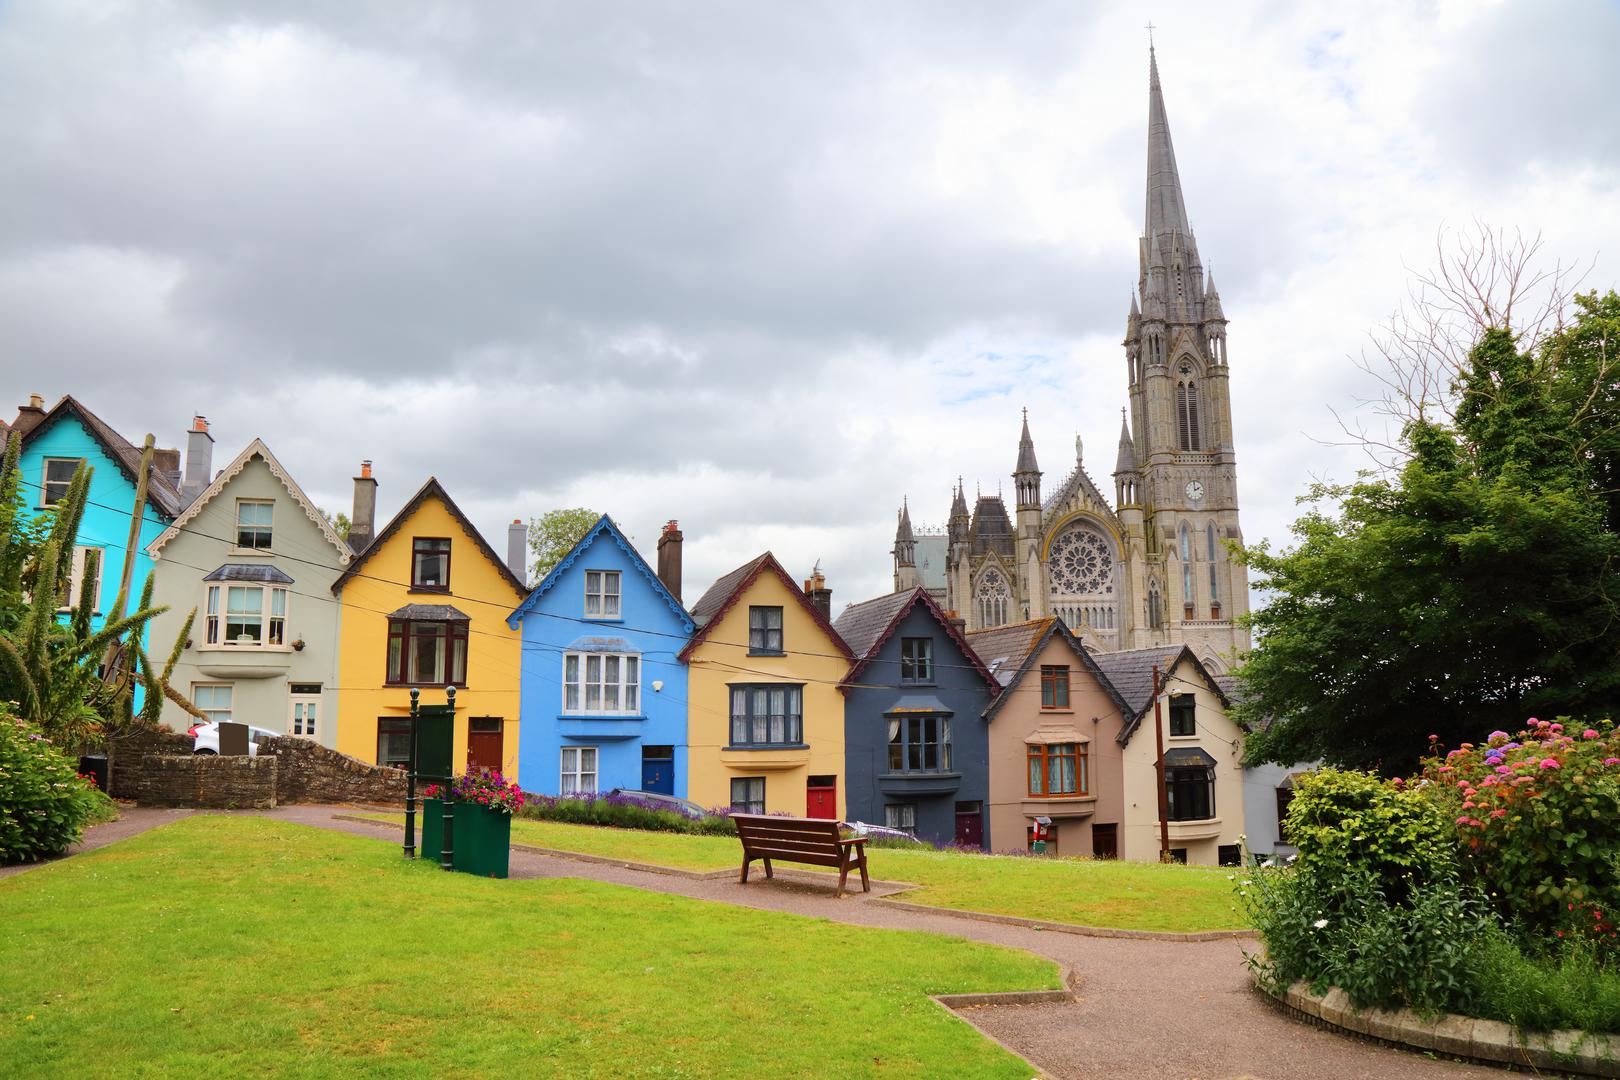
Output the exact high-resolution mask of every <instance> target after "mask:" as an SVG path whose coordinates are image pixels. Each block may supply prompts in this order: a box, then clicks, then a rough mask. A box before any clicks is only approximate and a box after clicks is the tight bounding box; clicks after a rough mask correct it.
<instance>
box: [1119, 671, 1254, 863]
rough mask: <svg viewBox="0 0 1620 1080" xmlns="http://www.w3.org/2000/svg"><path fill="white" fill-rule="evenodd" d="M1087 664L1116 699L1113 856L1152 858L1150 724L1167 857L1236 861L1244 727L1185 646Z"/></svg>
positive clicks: (1154, 805)
mask: <svg viewBox="0 0 1620 1080" xmlns="http://www.w3.org/2000/svg"><path fill="white" fill-rule="evenodd" d="M1096 661H1097V664H1098V666H1099V667H1101V669H1102V671H1103V673H1104V675H1105V676H1106V677H1107V679H1108V681H1109V682H1110V683H1111V684H1112V685H1113V688H1114V690H1115V691H1117V692H1118V694H1119V697H1120V698H1121V699H1122V700H1123V702H1124V703H1125V706H1126V708H1125V714H1126V717H1127V719H1126V723H1125V725H1124V728H1123V730H1121V731H1120V733H1119V736H1118V746H1119V748H1120V751H1121V758H1122V761H1121V764H1122V766H1123V769H1124V807H1123V815H1124V816H1123V826H1122V828H1121V830H1120V848H1119V855H1120V857H1121V858H1125V859H1136V860H1140V861H1148V862H1151V861H1153V860H1155V859H1157V858H1158V857H1159V846H1160V831H1159V810H1158V773H1157V763H1158V740H1156V739H1155V738H1154V734H1153V725H1154V723H1155V722H1157V723H1159V724H1160V725H1161V726H1162V731H1163V733H1164V765H1165V787H1166V792H1167V797H1168V798H1167V801H1168V806H1169V813H1168V815H1167V818H1168V832H1169V844H1170V851H1171V854H1172V856H1173V857H1174V858H1176V859H1177V860H1179V861H1183V862H1187V863H1192V864H1196V865H1203V866H1214V865H1216V864H1224V865H1236V864H1238V863H1239V862H1240V861H1241V856H1240V851H1241V849H1240V847H1239V844H1240V838H1241V837H1242V836H1243V829H1244V825H1243V737H1244V732H1243V729H1242V728H1240V727H1239V726H1238V725H1237V724H1236V723H1235V722H1234V721H1232V720H1231V719H1230V718H1229V717H1228V716H1227V709H1228V706H1229V705H1230V702H1229V700H1228V698H1227V696H1226V694H1225V692H1224V691H1223V690H1222V689H1221V687H1220V686H1219V684H1217V683H1216V681H1215V679H1214V678H1213V677H1212V676H1211V675H1210V673H1209V671H1208V669H1206V668H1205V667H1204V665H1203V664H1202V663H1201V662H1200V661H1199V660H1198V658H1197V656H1195V655H1194V653H1193V651H1192V649H1190V648H1189V647H1187V646H1186V645H1168V646H1162V647H1159V648H1153V649H1130V650H1127V651H1125V652H1113V653H1102V654H1100V655H1098V656H1097V657H1096ZM1155 669H1157V671H1158V672H1159V673H1160V681H1159V686H1158V687H1157V693H1155V686H1154V671H1155ZM1155 703H1157V705H1158V710H1157V713H1155V710H1154V705H1155Z"/></svg>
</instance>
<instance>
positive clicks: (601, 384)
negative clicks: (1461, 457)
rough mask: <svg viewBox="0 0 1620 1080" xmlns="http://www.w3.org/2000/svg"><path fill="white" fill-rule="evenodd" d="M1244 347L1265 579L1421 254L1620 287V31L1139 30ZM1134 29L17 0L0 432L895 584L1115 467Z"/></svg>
mask: <svg viewBox="0 0 1620 1080" xmlns="http://www.w3.org/2000/svg"><path fill="white" fill-rule="evenodd" d="M1152 18H1153V21H1154V22H1155V24H1156V25H1157V27H1158V29H1157V31H1156V41H1157V44H1158V56H1159V63H1160V70H1161V74H1162V76H1163V83H1164V88H1165V96H1166V101H1167V105H1168V109H1169V115H1170V123H1171V130H1172V132H1173V134H1174V138H1175V144H1176V154H1177V158H1178V161H1179V164H1180V167H1181V176H1182V182H1183V186H1184V189H1185V193H1186V201H1187V208H1188V213H1189V215H1190V217H1191V219H1192V223H1193V227H1194V228H1195V229H1196V231H1197V233H1198V240H1199V248H1200V251H1201V253H1202V254H1203V256H1204V258H1205V261H1206V262H1207V263H1209V264H1210V265H1212V267H1213V269H1214V272H1215V276H1216V280H1217V282H1218V284H1219V286H1220V291H1221V297H1222V300H1223V303H1224V306H1225V309H1226V313H1227V315H1228V317H1229V318H1230V319H1231V326H1230V328H1229V346H1230V357H1231V370H1232V394H1233V413H1234V424H1235V427H1236V433H1237V451H1238V461H1239V494H1240V499H1241V502H1242V507H1243V523H1244V531H1245V534H1246V537H1247V538H1248V539H1249V540H1250V541H1255V540H1259V539H1261V538H1266V537H1269V538H1271V539H1273V540H1274V541H1286V540H1287V537H1288V524H1289V523H1290V522H1291V521H1292V520H1293V518H1294V517H1295V516H1296V513H1297V510H1296V507H1295V503H1294V500H1295V499H1296V497H1297V496H1298V495H1300V494H1301V492H1302V491H1303V490H1304V488H1305V486H1306V485H1307V484H1308V483H1309V482H1310V480H1311V479H1312V478H1313V477H1321V476H1328V477H1333V478H1336V479H1346V478H1349V477H1350V476H1351V475H1352V474H1353V472H1354V470H1355V468H1356V467H1357V466H1358V465H1359V464H1361V461H1360V460H1359V459H1358V458H1357V456H1356V455H1355V454H1354V453H1352V452H1351V451H1348V450H1345V449H1342V448H1335V447H1330V446H1324V445H1320V444H1319V443H1318V442H1316V441H1313V437H1315V438H1330V437H1332V436H1333V435H1334V433H1335V428H1334V423H1333V419H1332V415H1331V413H1330V412H1329V408H1330V407H1338V408H1340V409H1341V410H1343V409H1345V408H1349V407H1353V406H1354V402H1355V399H1356V398H1357V397H1358V395H1365V394H1366V393H1367V386H1366V379H1365V376H1363V375H1362V374H1361V373H1360V372H1358V371H1357V370H1356V368H1355V367H1354V366H1353V365H1352V364H1351V362H1350V360H1349V357H1350V356H1351V355H1352V354H1355V353H1358V352H1359V351H1360V350H1361V349H1362V347H1363V345H1364V343H1365V342H1366V340H1367V333H1368V331H1369V329H1371V328H1372V327H1373V326H1375V325H1376V324H1377V323H1378V322H1379V321H1380V320H1381V319H1382V318H1384V317H1385V316H1387V314H1388V313H1389V312H1390V310H1391V309H1392V308H1393V307H1394V306H1395V304H1396V303H1397V302H1398V301H1399V300H1400V298H1401V296H1402V294H1403V293H1404V290H1405V287H1406V283H1407V280H1408V277H1409V269H1408V268H1421V267H1425V266H1427V265H1429V264H1430V263H1431V262H1432V258H1433V246H1434V240H1435V236H1436V232H1437V230H1438V229H1439V228H1440V227H1442V226H1443V225H1452V226H1466V225H1468V224H1469V223H1470V222H1471V221H1473V220H1475V219H1478V220H1481V221H1484V222H1487V223H1490V224H1493V225H1501V226H1507V227H1518V228H1522V229H1525V230H1527V231H1530V232H1537V231H1539V232H1541V233H1543V234H1544V236H1545V239H1546V244H1547V251H1548V252H1549V254H1550V255H1551V256H1553V257H1561V258H1563V259H1564V260H1565V261H1569V262H1579V261H1582V260H1588V261H1589V260H1591V259H1592V258H1593V256H1597V264H1596V268H1595V269H1594V270H1593V271H1592V273H1591V274H1590V275H1589V276H1588V278H1587V284H1589V285H1593V286H1596V287H1599V288H1602V289H1607V288H1610V287H1613V285H1614V284H1615V281H1616V275H1617V273H1620V261H1617V259H1616V254H1617V253H1620V198H1617V194H1620V193H1617V190H1616V188H1617V185H1616V180H1617V172H1620V124H1617V123H1616V121H1615V118H1614V115H1613V112H1614V106H1615V103H1616V102H1620V64H1617V63H1616V62H1615V56H1616V55H1620V7H1617V5H1615V4H1613V3H1598V2H1595V0H1593V2H1584V3H1583V2H1569V3H1550V2H1540V0H1538V2H1534V3H1529V2H1526V3H1520V4H1489V3H1479V2H1475V0H1467V2H1460V3H1438V4H1422V5H1414V4H1410V3H1389V4H1362V3H1356V4H1332V5H1329V4H1319V5H1312V6H1310V7H1305V6H1302V5H1297V4H1294V3H1281V2H1277V3H1261V4H1252V5H1245V6H1238V5H1232V4H1208V3H1196V4H1180V3H1169V2H1162V3H1158V4H1155V5H1154V7H1153V11H1152ZM1145 21H1146V18H1145V16H1144V14H1143V13H1142V12H1141V11H1140V10H1139V9H1138V7H1137V5H1134V4H1133V5H1118V6H1109V7H1102V6H1099V5H1090V4H1086V5H1081V4H1075V3H1067V2H1060V3H1046V4H1039V3H1032V4H1017V5H1008V4H993V3H979V4H967V3H941V2H939V0H918V2H916V3H909V4H908V3H898V2H894V3H881V4H872V3H854V2H851V3H792V4H788V3H774V4H767V3H758V2H737V3H682V4H674V3H670V4H660V3H653V2H639V3H603V2H597V3H589V4H582V3H577V2H559V3H534V2H521V3H511V4H499V3H480V4H477V5H463V4H455V5H452V4H444V5H428V4H409V3H402V2H400V0H374V2H370V3H367V2H362V0H344V2H343V3H339V4H331V3H324V2H317V0H311V2H308V3H299V2H288V3H273V2H255V3H252V4H240V5H232V4H228V3H220V2H208V3H196V4H187V3H183V2H169V3H158V2H142V3H133V2H131V3H127V4H120V3H99V2H95V0H84V2H65V0H52V2H37V3H18V2H9V3H8V2H0V146H4V147H5V150H4V158H5V164H4V166H3V167H0V390H3V392H4V394H8V395H9V398H7V397H4V396H0V404H3V407H4V408H5V415H6V417H7V418H8V419H9V418H10V416H11V415H12V413H11V411H10V406H11V405H14V404H20V403H21V402H23V401H25V400H26V399H27V395H28V394H29V393H40V394H43V395H44V396H45V397H46V398H47V399H48V401H54V400H56V398H57V397H59V396H60V395H61V394H64V393H73V394H75V395H78V396H80V397H81V398H82V399H83V400H84V401H85V402H86V404H87V405H89V407H90V408H92V409H94V410H95V411H97V412H99V413H100V414H101V415H102V416H103V417H104V418H105V419H107V420H108V421H109V422H111V423H112V424H113V425H114V426H115V427H117V428H118V429H119V430H121V431H123V432H124V433H125V434H126V435H128V436H129V437H130V438H131V439H132V440H135V441H139V439H140V437H141V435H142V434H144V433H145V432H146V431H153V432H155V433H156V435H157V436H158V440H159V445H181V444H182V440H183V437H184V436H183V433H184V430H185V427H186V425H187V421H188V419H189V417H190V416H191V414H192V413H193V412H199V413H203V414H206V415H207V416H208V417H209V418H210V419H211V420H212V421H213V425H214V431H215V433H216V435H217V437H218V439H219V445H218V447H217V450H216V455H215V464H216V467H217V466H220V465H223V464H225V463H226V462H228V461H229V460H230V459H231V458H232V457H233V456H234V455H235V454H236V453H237V452H238V451H239V450H240V449H241V447H242V446H243V445H245V444H246V443H247V442H248V441H249V440H250V439H252V438H253V437H254V436H260V437H262V438H263V439H264V440H265V441H266V442H267V443H268V444H269V445H270V447H271V448H272V449H273V450H274V451H275V453H276V454H277V456H278V457H279V458H280V459H281V460H282V462H283V463H284V464H285V465H286V466H287V467H288V468H289V469H290V470H291V471H292V473H293V474H294V475H295V476H296V477H297V478H298V480H299V482H300V483H301V484H302V485H303V486H304V488H305V489H306V490H307V491H309V492H310V493H311V495H313V496H314V497H315V498H316V499H317V501H318V502H320V503H321V504H322V505H325V506H327V507H328V508H330V509H334V510H336V509H343V508H347V506H348V504H349V501H350V498H351V491H352V485H351V483H350V478H351V477H352V476H353V475H354V473H355V471H356V468H357V466H358V463H359V462H360V460H361V459H362V458H371V459H373V460H374V461H375V462H376V475H377V477H378V479H379V481H380V483H381V487H380V490H379V496H378V497H379V522H378V524H379V526H380V525H381V523H382V520H385V519H386V518H387V516H389V515H390V514H392V513H393V511H394V510H396V509H397V508H398V507H399V506H400V505H401V504H402V503H403V501H404V500H405V499H406V498H408V497H409V496H410V495H411V494H412V493H413V492H414V491H415V490H416V488H417V487H418V486H419V485H420V484H421V483H422V481H423V480H424V479H425V478H426V477H427V476H428V475H429V474H436V475H437V476H438V477H439V479H440V480H441V481H443V482H444V484H445V485H446V487H447V488H448V489H449V491H450V492H451V494H452V495H453V496H454V497H455V498H456V499H457V500H458V502H460V504H461V505H462V507H463V508H464V509H465V510H466V511H467V512H468V513H469V514H470V515H471V516H472V518H473V520H474V521H475V522H477V523H478V524H479V525H480V526H481V527H482V528H483V529H484V531H485V533H486V535H487V536H488V537H489V538H490V539H491V541H492V542H493V543H495V544H496V545H497V547H498V548H504V535H505V531H504V529H505V523H506V522H508V521H510V520H511V519H512V518H513V517H523V518H528V517H530V516H531V515H535V514H539V513H541V512H543V511H544V510H546V509H548V508H551V507H556V506H563V505H568V506H572V505H584V506H589V507H591V508H593V509H596V510H599V511H607V512H609V513H611V514H613V515H614V517H615V518H616V519H617V520H618V521H619V522H620V523H621V524H623V525H624V526H625V527H626V528H627V529H628V530H629V531H630V532H631V533H632V534H633V535H634V536H635V538H636V539H637V540H638V542H639V543H640V545H641V547H642V549H643V551H644V553H646V554H648V555H649V556H650V555H651V554H652V551H651V549H652V546H653V542H654V540H655V539H656V534H657V528H658V525H659V523H660V522H662V521H664V520H665V519H667V518H671V517H673V518H679V519H680V521H681V525H682V528H683V530H684V532H685V534H686V581H687V587H686V599H687V601H688V602H689V603H690V602H691V601H693V600H695V599H696V597H697V595H698V593H699V592H700V591H701V590H702V589H703V588H705V587H706V586H707V585H708V584H709V583H710V582H711V581H712V580H713V579H714V578H715V577H716V576H717V575H719V574H720V573H723V572H724V571H726V570H728V569H730V568H732V567H733V566H735V565H737V564H739V563H741V562H743V561H744V560H746V559H748V558H750V557H752V556H753V555H755V554H757V553H758V552H759V551H761V550H763V549H765V548H770V549H771V550H773V551H775V552H776V554H777V556H778V557H779V558H780V559H781V560H782V562H783V564H784V565H785V566H787V568H788V569H789V571H790V572H792V573H794V574H795V575H798V576H803V575H805V574H806V573H808V571H809V570H810V567H811V564H812V563H813V562H814V561H816V560H817V559H819V560H820V561H821V565H822V567H823V569H824V571H825V572H826V573H827V575H828V578H829V584H830V585H831V586H832V588H833V589H834V603H835V605H836V606H841V605H842V603H843V602H847V601H853V600H857V599H864V598H866V597H869V596H872V595H875V594H877V593H879V592H886V591H888V589H889V588H890V565H889V556H888V550H889V546H890V543H891V541H892V538H893V532H894V515H895V510H896V508H897V506H898V504H899V502H900V499H901V497H902V496H903V495H909V497H910V499H911V506H912V513H913V516H914V518H915V519H916V520H917V521H918V522H919V523H942V522H943V519H944V517H945V514H946V511H947V509H948V506H949V497H950V496H949V487H950V484H951V483H952V482H953V481H954V479H955V477H956V475H957V474H958V473H961V474H962V475H964V476H965V477H966V478H967V484H968V488H969V496H970V497H971V495H972V489H973V487H974V485H975V483H980V484H982V485H984V487H985V488H986V489H987V490H991V491H993V490H995V489H996V487H997V485H998V484H999V485H1002V486H1004V487H1005V488H1006V489H1007V490H1008V491H1009V493H1010V490H1011V482H1010V479H1008V478H1007V474H1008V473H1010V471H1011V469H1012V466H1013V462H1014V459H1015V456H1016V443H1017V435H1018V423H1019V409H1020V407H1022V406H1025V405H1027V406H1028V407H1029V409H1030V426H1031V428H1032V430H1033V432H1034V436H1035V442H1036V448H1037V451H1038V454H1039V457H1040V462H1041V465H1042V467H1043V468H1044V469H1045V471H1046V484H1047V485H1048V490H1050V489H1051V487H1052V486H1054V485H1056V484H1058V483H1060V482H1061V480H1062V478H1063V477H1064V475H1066V474H1067V472H1068V471H1069V469H1070V468H1071V467H1072V465H1073V461H1074V439H1075V436H1076V434H1077V433H1079V434H1083V435H1084V437H1085V441H1086V460H1087V462H1088V464H1089V467H1090V471H1091V473H1092V475H1093V476H1094V477H1096V478H1097V479H1098V480H1099V482H1100V483H1101V484H1102V485H1103V486H1104V488H1105V489H1106V490H1109V491H1112V483H1111V482H1110V481H1109V480H1108V477H1107V474H1108V473H1109V472H1110V471H1111V469H1112V465H1113V458H1114V447H1115V443H1116V440H1117V435H1118V430H1119V408H1120V406H1121V405H1122V404H1124V400H1125V392H1126V387H1125V362H1124V354H1123V350H1122V349H1121V347H1120V345H1119V341H1120V338H1121V336H1122V334H1123V331H1124V327H1125V316H1126V311H1127V308H1128V303H1129V296H1130V290H1131V288H1132V287H1133V286H1134V284H1135V280H1136V237H1137V235H1138V234H1139V233H1140V232H1141V229H1142V222H1141V215H1142V202H1143V200H1142V190H1143V182H1144V164H1145V144H1146V117H1147V35H1146V32H1145V31H1144V29H1143V26H1142V24H1143V23H1144V22H1145Z"/></svg>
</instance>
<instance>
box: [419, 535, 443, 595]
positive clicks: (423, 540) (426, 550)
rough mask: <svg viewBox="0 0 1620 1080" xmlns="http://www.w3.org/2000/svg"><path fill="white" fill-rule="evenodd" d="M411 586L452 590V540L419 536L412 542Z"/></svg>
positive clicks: (431, 590)
mask: <svg viewBox="0 0 1620 1080" xmlns="http://www.w3.org/2000/svg"><path fill="white" fill-rule="evenodd" d="M411 588H413V589H426V590H428V591H430V592H449V591H450V541H449V540H447V539H445V538H443V537H437V536H418V537H417V538H416V539H415V540H414V541H413V542H412V544H411Z"/></svg>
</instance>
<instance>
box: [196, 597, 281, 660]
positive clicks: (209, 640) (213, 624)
mask: <svg viewBox="0 0 1620 1080" xmlns="http://www.w3.org/2000/svg"><path fill="white" fill-rule="evenodd" d="M232 589H257V590H258V591H259V592H260V594H261V595H260V597H259V611H258V615H259V639H258V640H257V641H243V642H238V641H234V640H232V641H227V640H225V627H226V626H227V625H228V624H229V623H230V610H229V605H230V600H231V590H232ZM278 597H279V599H280V600H281V614H279V615H278V614H276V600H277V598H278ZM291 607H292V597H291V590H289V589H288V588H287V587H286V586H285V585H255V584H253V583H251V582H248V583H242V582H230V581H221V582H218V583H217V584H216V583H213V582H210V583H209V585H208V587H207V589H205V590H204V592H203V644H202V647H203V648H205V649H287V648H291V646H289V645H288V644H287V621H288V618H289V616H290V615H291V610H290V609H291ZM242 614H251V613H250V612H243V613H242ZM277 623H279V624H280V626H279V627H278V626H276V625H275V624H277ZM277 634H279V635H280V638H281V640H280V641H272V640H271V639H272V638H274V637H276V636H277Z"/></svg>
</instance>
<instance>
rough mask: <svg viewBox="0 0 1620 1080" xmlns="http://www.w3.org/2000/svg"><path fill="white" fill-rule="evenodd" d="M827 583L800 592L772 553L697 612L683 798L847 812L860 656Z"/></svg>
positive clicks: (687, 658)
mask: <svg viewBox="0 0 1620 1080" xmlns="http://www.w3.org/2000/svg"><path fill="white" fill-rule="evenodd" d="M830 597H831V594H830V593H829V592H828V591H827V590H826V589H825V588H824V587H823V585H822V582H821V579H820V576H819V575H818V576H817V577H816V578H813V579H811V581H809V582H806V584H805V587H804V588H800V587H799V586H798V585H797V584H796V583H795V582H794V581H793V579H792V578H790V577H789V576H788V574H787V571H786V570H784V569H782V566H781V564H780V563H778V562H777V561H776V559H775V557H773V556H772V555H771V553H770V552H766V553H765V554H763V555H761V556H759V557H758V558H757V559H754V560H752V561H750V562H748V563H746V564H744V565H742V566H740V567H738V568H737V569H735V570H733V571H732V572H731V573H729V574H726V575H725V576H724V577H722V578H720V580H718V581H716V582H715V583H714V585H713V586H711V587H710V588H709V591H708V592H706V593H704V594H703V596H702V598H700V599H699V600H698V602H697V604H696V605H694V607H693V608H692V617H693V620H694V621H695V622H696V623H697V626H698V629H697V632H696V633H695V634H694V635H693V636H692V638H691V640H690V641H688V642H687V644H686V647H685V648H684V649H682V650H681V653H680V659H681V660H682V661H683V662H685V663H686V664H688V665H689V669H688V676H687V740H688V743H689V747H690V749H689V752H688V758H687V762H688V774H687V797H688V798H690V799H691V800H692V801H694V802H696V803H698V804H700V805H702V806H730V807H731V808H732V809H734V810H739V811H743V812H748V813H786V814H792V815H794V816H805V817H820V818H838V819H842V818H843V816H844V805H845V800H844V796H845V792H844V694H843V691H841V690H840V689H839V684H840V683H842V682H843V680H844V676H845V675H847V674H848V672H849V668H850V664H851V663H852V662H853V661H854V655H853V654H852V653H851V652H850V650H849V646H847V645H845V644H844V641H843V639H842V638H840V637H839V636H838V634H837V632H836V631H835V630H833V628H832V623H831V622H830V621H829V619H828V611H827V605H828V604H829V602H830Z"/></svg>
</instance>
